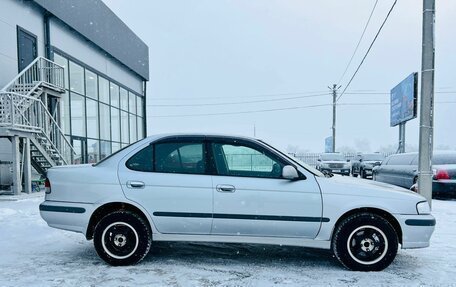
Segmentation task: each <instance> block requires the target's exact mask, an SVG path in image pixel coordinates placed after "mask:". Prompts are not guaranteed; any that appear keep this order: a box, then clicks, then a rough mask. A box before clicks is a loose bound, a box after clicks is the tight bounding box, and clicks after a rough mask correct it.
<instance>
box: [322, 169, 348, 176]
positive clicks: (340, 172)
mask: <svg viewBox="0 0 456 287" xmlns="http://www.w3.org/2000/svg"><path fill="white" fill-rule="evenodd" d="M320 171H321V172H323V171H327V172H330V173H333V174H343V175H350V169H349V168H320Z"/></svg>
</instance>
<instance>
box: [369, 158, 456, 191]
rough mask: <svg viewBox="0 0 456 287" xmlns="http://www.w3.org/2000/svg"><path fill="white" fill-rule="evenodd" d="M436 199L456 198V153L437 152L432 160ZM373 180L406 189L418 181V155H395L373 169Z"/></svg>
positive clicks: (433, 186)
mask: <svg viewBox="0 0 456 287" xmlns="http://www.w3.org/2000/svg"><path fill="white" fill-rule="evenodd" d="M432 169H433V173H434V175H433V181H432V194H433V196H434V197H453V198H455V197H456V151H436V152H434V153H433V159H432ZM373 179H374V180H376V181H381V182H386V183H390V184H394V185H397V186H402V187H405V188H412V186H413V185H414V184H416V182H417V180H418V153H417V152H412V153H403V154H394V155H391V156H389V157H388V158H386V159H385V160H384V161H383V163H382V164H381V165H380V166H377V167H375V168H374V169H373Z"/></svg>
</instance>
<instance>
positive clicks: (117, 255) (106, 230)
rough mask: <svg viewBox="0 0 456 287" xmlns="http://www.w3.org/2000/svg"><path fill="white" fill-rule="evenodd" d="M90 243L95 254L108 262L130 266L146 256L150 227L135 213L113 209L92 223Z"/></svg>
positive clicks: (148, 246) (150, 240) (149, 239)
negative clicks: (98, 220) (93, 229)
mask: <svg viewBox="0 0 456 287" xmlns="http://www.w3.org/2000/svg"><path fill="white" fill-rule="evenodd" d="M93 243H94V246H95V250H96V251H97V253H98V255H99V256H100V257H101V258H102V259H103V260H104V261H106V262H107V263H109V264H110V265H114V266H121V265H131V264H135V263H138V262H139V261H141V260H142V259H143V258H144V257H145V256H146V255H147V253H148V252H149V249H150V246H151V243H152V236H151V231H150V227H149V226H148V224H147V223H146V221H145V220H144V219H143V218H141V217H140V216H139V215H137V214H136V213H133V212H130V211H116V212H113V213H110V214H108V215H106V216H105V217H103V218H102V219H101V220H100V222H98V224H97V225H96V226H95V231H94V237H93Z"/></svg>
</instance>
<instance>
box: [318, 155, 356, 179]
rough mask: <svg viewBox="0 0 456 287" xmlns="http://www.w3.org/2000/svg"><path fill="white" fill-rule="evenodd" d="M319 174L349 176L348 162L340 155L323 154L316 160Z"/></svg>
mask: <svg viewBox="0 0 456 287" xmlns="http://www.w3.org/2000/svg"><path fill="white" fill-rule="evenodd" d="M317 169H318V170H319V171H321V172H329V173H335V174H343V175H350V161H349V160H347V159H346V158H345V156H344V155H343V154H341V153H323V154H321V155H320V156H319V158H318V160H317Z"/></svg>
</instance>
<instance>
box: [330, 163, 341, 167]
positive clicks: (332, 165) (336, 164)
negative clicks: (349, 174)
mask: <svg viewBox="0 0 456 287" xmlns="http://www.w3.org/2000/svg"><path fill="white" fill-rule="evenodd" d="M328 166H329V168H343V167H344V164H343V163H330V164H328Z"/></svg>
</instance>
